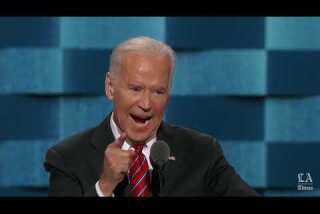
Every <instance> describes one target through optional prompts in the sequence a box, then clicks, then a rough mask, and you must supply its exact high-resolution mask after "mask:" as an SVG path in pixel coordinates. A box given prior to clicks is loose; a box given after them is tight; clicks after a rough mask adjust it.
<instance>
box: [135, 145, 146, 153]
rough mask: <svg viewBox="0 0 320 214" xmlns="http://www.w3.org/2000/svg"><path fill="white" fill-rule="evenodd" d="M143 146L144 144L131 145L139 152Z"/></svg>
mask: <svg viewBox="0 0 320 214" xmlns="http://www.w3.org/2000/svg"><path fill="white" fill-rule="evenodd" d="M143 147H144V144H134V145H133V148H134V149H135V151H136V152H137V153H139V154H140V153H141V152H142V149H143Z"/></svg>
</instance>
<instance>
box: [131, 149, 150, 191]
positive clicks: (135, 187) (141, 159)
mask: <svg viewBox="0 0 320 214" xmlns="http://www.w3.org/2000/svg"><path fill="white" fill-rule="evenodd" d="M143 146H144V144H135V145H134V146H133V148H134V149H135V151H136V154H137V155H136V157H135V159H134V160H133V162H132V164H131V167H130V170H129V182H130V185H131V190H130V191H131V196H132V197H151V196H152V194H151V192H150V190H149V184H150V175H149V166H148V162H147V159H146V157H145V156H144V154H143V153H142V149H143Z"/></svg>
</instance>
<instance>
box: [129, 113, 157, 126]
mask: <svg viewBox="0 0 320 214" xmlns="http://www.w3.org/2000/svg"><path fill="white" fill-rule="evenodd" d="M130 116H131V118H132V119H133V120H134V121H135V122H136V123H138V124H147V123H148V122H149V121H150V120H151V118H152V116H149V117H142V116H138V115H134V114H130Z"/></svg>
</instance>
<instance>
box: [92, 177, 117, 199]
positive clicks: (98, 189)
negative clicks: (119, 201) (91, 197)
mask: <svg viewBox="0 0 320 214" xmlns="http://www.w3.org/2000/svg"><path fill="white" fill-rule="evenodd" d="M95 187H96V191H97V194H98V196H99V197H106V196H105V195H104V194H103V192H102V191H101V189H100V186H99V180H98V181H97V183H96V185H95ZM111 197H114V193H112V195H111Z"/></svg>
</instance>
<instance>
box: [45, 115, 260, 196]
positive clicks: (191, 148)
mask: <svg viewBox="0 0 320 214" xmlns="http://www.w3.org/2000/svg"><path fill="white" fill-rule="evenodd" d="M110 115H111V114H109V116H108V117H107V118H106V119H105V120H104V121H103V122H102V123H101V124H100V125H99V126H97V127H95V128H91V129H89V130H86V131H84V132H82V133H79V134H77V135H74V136H72V137H70V138H68V139H65V140H64V141H63V142H61V143H60V144H57V145H55V146H53V147H52V148H50V149H49V150H48V152H47V155H46V160H45V164H44V165H45V168H46V170H47V171H48V172H50V186H49V196H97V193H96V190H95V183H96V182H97V181H98V179H99V177H100V174H101V171H102V165H103V156H104V151H105V149H106V147H107V145H108V144H109V143H111V142H113V141H114V136H113V134H112V131H111V128H110ZM157 140H164V141H165V142H167V143H168V145H169V146H170V149H171V155H172V156H175V159H176V160H169V161H168V163H167V164H166V165H165V167H164V169H163V171H162V173H161V174H162V176H163V181H164V182H163V184H162V187H161V190H160V192H159V196H256V195H257V193H256V192H255V191H254V190H253V189H251V188H250V187H249V186H248V185H247V184H246V183H245V182H244V181H243V180H242V179H241V178H240V177H239V175H238V174H237V173H236V172H235V170H234V169H233V167H232V166H230V165H229V164H228V163H227V161H226V160H225V158H224V156H223V152H222V150H221V147H220V145H219V144H218V143H217V141H216V140H215V139H214V138H213V137H211V136H209V135H205V134H201V133H199V132H196V131H194V130H191V129H187V128H181V127H175V126H171V125H168V124H165V123H164V122H162V124H161V126H160V127H159V130H158V133H157ZM128 192H129V191H128V180H127V178H125V179H124V180H123V181H122V182H120V183H119V184H118V186H117V187H116V189H115V191H114V194H115V196H116V197H117V196H127V195H128Z"/></svg>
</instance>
